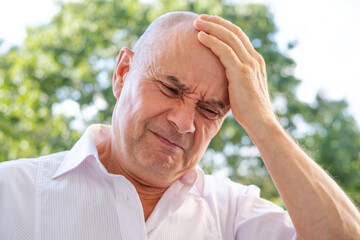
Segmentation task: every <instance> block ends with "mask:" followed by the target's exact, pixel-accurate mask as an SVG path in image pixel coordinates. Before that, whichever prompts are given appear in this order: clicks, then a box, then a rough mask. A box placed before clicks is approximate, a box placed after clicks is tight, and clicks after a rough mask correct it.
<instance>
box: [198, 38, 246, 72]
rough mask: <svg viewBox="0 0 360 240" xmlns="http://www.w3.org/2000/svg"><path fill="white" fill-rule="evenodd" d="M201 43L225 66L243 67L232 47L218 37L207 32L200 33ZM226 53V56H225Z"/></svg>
mask: <svg viewBox="0 0 360 240" xmlns="http://www.w3.org/2000/svg"><path fill="white" fill-rule="evenodd" d="M198 39H199V41H200V42H201V43H202V44H204V45H205V46H206V47H208V48H210V49H211V51H213V53H215V55H217V56H218V57H219V59H220V61H221V63H222V64H223V65H224V66H234V63H236V64H239V65H242V63H241V62H240V60H239V58H238V57H237V55H236V54H235V52H234V51H233V49H232V48H231V47H229V46H228V45H227V44H225V43H224V42H222V41H219V39H217V38H216V37H214V36H212V35H209V34H207V33H205V32H199V33H198ZM224 53H225V54H224Z"/></svg>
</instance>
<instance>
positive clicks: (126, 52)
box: [113, 47, 134, 99]
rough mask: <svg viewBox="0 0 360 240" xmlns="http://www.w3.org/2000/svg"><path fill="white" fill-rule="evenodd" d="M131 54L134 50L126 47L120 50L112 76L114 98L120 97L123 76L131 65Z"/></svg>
mask: <svg viewBox="0 0 360 240" xmlns="http://www.w3.org/2000/svg"><path fill="white" fill-rule="evenodd" d="M133 55H134V52H133V51H131V50H130V49H129V48H127V47H123V48H122V49H121V50H120V53H119V57H118V59H117V62H116V67H115V70H114V76H113V94H114V96H115V98H116V99H118V98H119V97H120V93H121V89H122V87H123V85H124V80H125V77H126V75H127V73H128V72H129V70H130V67H131V63H132V57H133Z"/></svg>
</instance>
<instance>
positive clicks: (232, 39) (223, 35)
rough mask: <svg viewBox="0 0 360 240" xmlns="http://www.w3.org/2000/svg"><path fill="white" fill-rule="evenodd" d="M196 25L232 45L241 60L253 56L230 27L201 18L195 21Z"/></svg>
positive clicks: (246, 59) (244, 60)
mask: <svg viewBox="0 0 360 240" xmlns="http://www.w3.org/2000/svg"><path fill="white" fill-rule="evenodd" d="M195 27H197V28H198V30H201V31H203V32H206V33H208V34H209V35H211V36H214V37H216V38H218V39H219V40H221V41H222V42H224V43H226V44H227V45H228V46H230V47H231V48H232V49H233V50H234V52H235V53H236V55H237V56H238V58H239V59H240V61H241V62H248V61H249V58H250V57H251V56H250V55H249V52H248V50H247V49H246V48H245V46H244V44H243V43H242V42H241V40H240V39H239V38H238V36H237V35H235V34H234V33H233V32H231V31H230V30H229V29H227V28H225V27H223V26H222V25H219V24H216V23H213V22H208V21H204V20H201V19H198V20H196V21H195Z"/></svg>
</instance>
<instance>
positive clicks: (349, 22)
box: [0, 0, 360, 206]
mask: <svg viewBox="0 0 360 240" xmlns="http://www.w3.org/2000/svg"><path fill="white" fill-rule="evenodd" d="M248 4H250V5H248ZM263 5H265V7H264V6H263ZM189 9H195V10H198V9H203V11H206V12H207V13H217V14H221V15H222V16H223V17H225V18H230V19H231V20H232V21H234V22H236V24H238V25H239V26H241V27H242V28H243V29H244V31H245V32H246V33H247V34H249V36H250V39H251V40H252V41H253V44H254V46H255V47H256V48H257V49H258V51H259V52H260V53H261V54H263V56H264V58H265V59H266V61H267V67H268V73H269V86H270V92H271V94H272V97H273V104H274V109H275V110H276V112H277V114H278V116H279V119H280V122H281V123H282V125H283V126H284V127H285V128H286V129H287V130H288V131H289V133H290V134H291V135H292V136H294V137H296V138H297V139H298V141H299V143H300V144H301V145H302V146H303V147H304V148H305V149H306V150H307V151H308V152H309V154H310V155H311V156H312V157H313V158H314V160H315V161H317V162H318V163H319V164H320V165H321V166H322V167H323V168H325V169H326V170H327V171H328V172H329V173H330V174H331V175H332V176H333V177H334V179H335V180H336V181H337V182H338V183H339V184H340V185H341V186H342V187H343V188H344V189H345V191H346V192H347V193H348V194H349V195H350V197H351V198H353V199H354V201H355V202H356V204H357V205H358V206H360V130H359V125H360V124H359V123H360V94H359V93H358V92H359V89H360V74H359V73H358V72H359V69H360V60H359V56H360V44H359V43H360V1H358V0H316V1H310V0H302V1H291V0H273V1H270V0H269V1H266V0H258V1H255V0H253V1H236V0H188V1H185V0H183V1H181V0H172V1H171V0H138V1H137V0H107V1H92V0H76V1H66V0H65V1H61V0H59V1H56V2H55V1H50V0H32V1H28V0H11V1H1V2H0V39H2V43H1V44H0V162H1V161H7V160H12V159H17V158H23V157H37V156H39V155H44V154H49V153H52V152H57V151H62V150H66V149H69V148H71V147H72V146H73V144H74V143H75V141H76V140H77V139H78V138H79V136H80V135H81V133H82V131H83V130H84V129H85V128H86V127H87V126H88V125H89V124H91V123H93V122H105V123H109V122H110V116H111V111H112V106H113V104H114V98H113V96H112V94H111V86H110V84H111V80H110V79H111V71H112V69H113V67H114V64H115V58H116V54H117V52H118V51H119V49H120V48H121V47H122V46H123V45H127V46H130V45H131V44H133V43H134V41H135V40H136V38H137V37H138V35H139V34H141V33H142V31H144V28H145V26H146V25H147V24H149V22H150V21H152V20H153V19H154V18H155V17H157V16H159V14H162V13H164V12H167V11H173V10H189ZM274 26H275V28H276V31H274ZM293 62H294V63H295V65H294V63H293ZM299 82H300V84H299V85H297V84H298V83H299ZM354 118H355V119H354ZM201 165H202V167H203V169H204V171H205V172H207V173H214V174H222V175H227V176H229V177H230V178H231V179H233V180H234V181H239V182H242V183H244V184H256V185H258V186H259V187H260V188H261V189H262V194H263V196H264V197H266V198H268V199H270V200H272V201H274V202H276V203H278V204H279V205H281V204H282V202H281V199H280V198H279V196H278V193H277V191H276V189H275V187H274V185H273V183H272V181H271V179H270V176H269V175H268V172H267V170H266V168H265V167H264V165H263V163H262V161H261V158H260V156H259V152H258V151H257V149H256V147H255V146H254V145H253V144H252V142H251V140H250V138H249V137H248V136H247V135H246V133H245V132H244V130H243V129H242V128H241V127H240V126H239V125H238V124H237V123H236V121H235V120H234V119H233V118H232V117H231V116H229V117H228V118H227V119H226V120H225V122H224V125H223V128H222V129H221V131H220V132H219V134H218V135H217V136H216V137H215V138H214V139H213V140H212V142H211V143H210V146H209V149H208V151H207V152H206V154H205V156H204V158H203V160H202V161H201Z"/></svg>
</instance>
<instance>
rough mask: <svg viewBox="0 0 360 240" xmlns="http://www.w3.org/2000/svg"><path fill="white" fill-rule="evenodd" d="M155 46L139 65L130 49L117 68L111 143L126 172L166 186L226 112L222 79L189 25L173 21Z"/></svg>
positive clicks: (196, 157) (194, 158)
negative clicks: (120, 82)
mask: <svg viewBox="0 0 360 240" xmlns="http://www.w3.org/2000/svg"><path fill="white" fill-rule="evenodd" d="M155 44H157V46H156V47H154V48H153V49H149V50H148V51H147V52H146V54H145V55H143V56H142V58H141V63H140V64H134V62H133V60H134V57H136V52H135V53H133V56H129V55H131V54H127V55H128V56H125V57H124V59H126V58H127V57H128V59H129V62H130V64H128V65H126V64H124V65H125V67H120V68H118V69H119V70H118V73H117V74H118V75H122V76H124V77H123V85H121V86H120V87H118V89H120V90H119V91H120V94H119V96H116V94H115V96H116V97H117V104H116V106H115V110H114V115H113V122H112V125H113V131H114V139H113V142H115V143H113V144H115V145H116V148H117V151H118V152H117V155H118V156H120V158H121V164H122V166H123V168H124V169H127V171H129V172H130V174H132V175H133V176H136V177H137V178H138V179H139V180H140V181H143V182H146V183H151V184H155V185H158V186H168V185H169V184H171V183H172V182H174V181H175V180H177V179H178V178H180V177H181V176H182V175H183V174H184V173H185V172H186V171H188V170H190V169H192V168H193V167H194V166H195V165H196V164H197V163H198V162H199V161H200V159H201V158H202V156H203V154H204V152H205V150H206V148H207V146H208V144H209V142H210V140H211V138H212V137H214V136H215V134H216V133H217V132H218V130H219V129H220V127H221V124H222V122H223V120H224V118H225V115H226V113H227V112H228V110H229V100H228V91H227V86H228V83H227V79H226V76H225V70H224V67H223V66H222V64H221V62H220V60H219V59H218V58H217V57H216V56H215V55H214V54H213V53H212V52H211V51H210V50H209V49H207V48H206V47H205V46H203V45H202V44H201V43H200V42H199V41H198V40H197V31H196V30H195V29H193V28H192V23H191V27H189V24H179V25H177V26H176V27H174V28H173V29H172V30H171V33H166V34H163V37H162V38H161V40H159V41H157V42H155ZM128 51H130V50H129V49H128ZM123 55H126V53H124V54H123ZM123 61H125V60H123ZM119 64H120V65H121V61H120V63H118V65H119ZM126 66H127V67H128V68H127V67H126ZM128 69H129V71H128ZM121 70H123V71H121ZM114 88H117V87H116V86H114ZM114 92H115V90H114Z"/></svg>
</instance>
